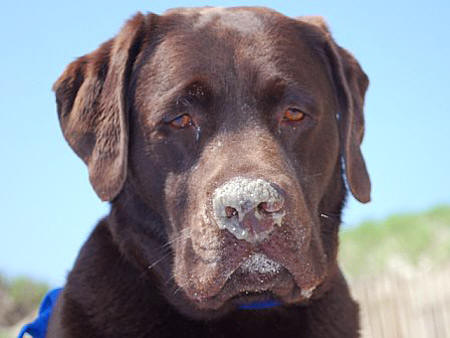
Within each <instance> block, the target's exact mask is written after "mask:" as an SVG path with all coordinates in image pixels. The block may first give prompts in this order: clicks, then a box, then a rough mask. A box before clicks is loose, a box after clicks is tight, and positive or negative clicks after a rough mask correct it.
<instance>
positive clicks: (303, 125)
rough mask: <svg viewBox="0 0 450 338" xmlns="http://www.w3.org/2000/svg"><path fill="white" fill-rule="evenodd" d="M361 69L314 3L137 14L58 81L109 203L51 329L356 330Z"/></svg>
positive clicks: (232, 333)
mask: <svg viewBox="0 0 450 338" xmlns="http://www.w3.org/2000/svg"><path fill="white" fill-rule="evenodd" d="M367 86H368V78H367V76H366V75H365V74H364V72H363V71H362V69H361V67H360V66H359V64H358V62H357V61H356V60H355V58H354V57H353V56H352V55H351V54H350V53H349V52H347V51H346V50H345V49H343V48H341V47H340V46H339V45H337V44H336V43H335V42H334V40H333V38H332V37H331V35H330V32H329V30H328V29H327V26H326V24H325V23H324V21H323V20H322V19H321V18H319V17H300V18H295V19H294V18H288V17H286V16H284V15H282V14H279V13H277V12H275V11H272V10H269V9H265V8H247V7H239V8H228V9H224V8H192V9H175V10H170V11H168V12H166V13H164V14H163V15H155V14H147V15H143V14H137V15H135V16H134V17H133V18H132V19H131V20H130V21H128V22H127V23H126V24H125V26H124V27H123V28H122V30H121V31H120V32H119V34H118V35H117V36H116V37H114V38H113V39H111V40H109V41H107V42H105V43H104V44H102V45H101V46H100V47H99V48H98V49H97V50H95V51H94V52H92V53H90V54H88V55H85V56H82V57H80V58H79V59H77V60H75V61H74V62H72V63H71V64H70V65H69V66H68V67H67V69H66V70H65V71H64V73H63V74H62V75H61V77H60V78H59V79H58V80H57V82H56V83H55V85H54V90H55V92H56V100H57V106H58V115H59V119H60V123H61V128H62V130H63V133H64V136H65V138H66V139H67V141H68V143H69V144H70V146H71V147H72V148H73V150H74V151H75V152H76V154H77V155H78V156H79V157H81V159H82V160H83V161H84V162H85V163H86V165H87V167H88V170H89V178H90V182H91V184H92V186H93V188H94V189H95V191H96V193H97V194H98V196H99V197H100V198H101V199H102V200H104V201H110V202H111V212H110V214H109V215H108V216H107V217H105V218H104V219H103V220H101V221H100V222H99V224H98V225H97V226H96V228H95V230H94V231H93V232H92V234H91V235H90V237H89V239H88V240H87V242H86V243H85V244H84V246H83V247H82V249H81V251H80V253H79V256H78V258H77V260H76V263H75V266H74V268H73V270H72V271H71V272H70V274H69V276H68V280H67V284H66V286H65V287H64V291H63V292H62V294H61V296H60V297H59V299H58V302H57V305H56V307H55V309H54V311H53V314H52V316H51V320H50V324H49V329H48V336H49V337H196V338H199V337H217V338H218V337H233V338H237V337H246V338H248V337H328V338H330V337H345V338H349V337H357V336H358V335H359V326H358V306H357V304H356V303H355V302H354V301H353V300H352V298H351V295H350V293H349V290H348V287H347V284H346V282H345V279H344V278H343V276H342V273H341V271H340V269H339V267H338V265H337V262H336V254H337V247H338V229H339V223H340V215H341V210H342V208H343V205H344V202H345V198H346V193H347V187H348V189H349V190H350V191H351V193H352V194H353V195H354V196H355V197H356V198H357V199H358V200H359V201H361V202H368V201H369V199H370V181H369V177H368V173H367V170H366V167H365V163H364V159H363V157H362V154H361V151H360V144H361V141H362V138H363V133H364V121H363V101H364V95H365V91H366V89H367Z"/></svg>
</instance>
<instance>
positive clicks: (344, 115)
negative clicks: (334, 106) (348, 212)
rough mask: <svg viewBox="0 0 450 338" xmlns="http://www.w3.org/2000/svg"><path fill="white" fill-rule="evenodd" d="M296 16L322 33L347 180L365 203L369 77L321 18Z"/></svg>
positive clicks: (367, 182)
mask: <svg viewBox="0 0 450 338" xmlns="http://www.w3.org/2000/svg"><path fill="white" fill-rule="evenodd" d="M299 20H301V21H303V22H306V23H308V24H311V25H314V26H315V27H316V28H319V30H320V31H321V33H322V34H325V37H326V41H325V46H324V49H325V54H326V57H327V59H328V60H329V63H330V66H331V69H330V70H331V76H332V77H333V81H334V83H335V87H336V90H337V92H338V93H337V95H338V98H339V104H340V106H341V110H340V112H339V114H338V118H339V131H340V135H341V152H342V156H343V158H344V164H345V173H346V177H347V182H348V185H349V187H350V190H351V192H352V194H353V196H354V197H355V198H356V199H357V200H359V201H360V202H363V203H367V202H369V201H370V189H371V187H370V179H369V174H368V172H367V168H366V164H365V162H364V158H363V156H362V153H361V149H360V145H361V142H362V140H363V136H364V114H363V107H364V95H365V93H366V90H367V87H368V85H369V79H368V77H367V75H366V74H365V73H364V71H363V70H362V68H361V66H360V65H359V63H358V61H356V59H355V58H354V57H353V55H352V54H350V53H349V52H348V51H347V50H345V49H344V48H341V47H339V46H338V45H337V44H336V43H335V42H334V40H333V38H332V37H331V34H330V31H329V30H328V27H327V25H326V23H325V21H324V20H323V18H321V17H317V16H311V17H301V18H299Z"/></svg>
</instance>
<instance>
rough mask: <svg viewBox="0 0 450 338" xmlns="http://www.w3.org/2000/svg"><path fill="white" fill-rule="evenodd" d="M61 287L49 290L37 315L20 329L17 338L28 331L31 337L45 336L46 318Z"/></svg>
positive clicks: (43, 337)
mask: <svg viewBox="0 0 450 338" xmlns="http://www.w3.org/2000/svg"><path fill="white" fill-rule="evenodd" d="M61 290H62V289H61V288H59V289H54V290H51V291H49V292H48V293H47V294H46V295H45V297H44V300H43V301H42V303H41V306H40V308H39V314H38V317H37V318H36V319H35V320H34V322H32V323H29V324H26V325H25V326H24V327H23V328H22V330H20V333H19V336H18V338H23V335H24V334H25V333H28V334H29V335H30V336H32V337H33V338H45V335H46V334H47V326H48V320H49V319H50V316H51V314H52V310H53V307H54V306H55V304H56V301H57V300H58V296H59V294H60V292H61Z"/></svg>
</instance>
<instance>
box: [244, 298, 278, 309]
mask: <svg viewBox="0 0 450 338" xmlns="http://www.w3.org/2000/svg"><path fill="white" fill-rule="evenodd" d="M279 305H281V303H280V302H279V301H277V300H265V301H262V302H253V303H250V304H242V305H240V306H239V310H264V309H271V308H273V307H276V306H279Z"/></svg>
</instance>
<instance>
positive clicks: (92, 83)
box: [53, 13, 150, 201]
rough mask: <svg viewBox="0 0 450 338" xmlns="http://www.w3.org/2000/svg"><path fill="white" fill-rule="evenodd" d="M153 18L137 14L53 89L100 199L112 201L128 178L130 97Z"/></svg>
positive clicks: (62, 118) (74, 64) (64, 127)
mask: <svg viewBox="0 0 450 338" xmlns="http://www.w3.org/2000/svg"><path fill="white" fill-rule="evenodd" d="M147 21H150V15H147V16H144V15H143V14H141V13H138V14H136V15H135V16H134V17H133V18H132V19H131V20H129V21H128V22H127V23H126V24H125V25H124V27H123V28H122V30H121V31H120V32H119V34H118V35H117V36H116V37H115V38H113V39H111V40H109V41H107V42H105V43H104V44H102V45H101V46H100V47H99V48H98V49H97V50H95V51H94V52H92V53H90V54H87V55H85V56H82V57H80V58H79V59H77V60H75V61H74V62H72V63H71V64H70V65H69V66H68V67H67V68H66V70H65V71H64V73H63V74H62V75H61V77H60V78H59V79H58V80H57V81H56V83H55V84H54V85H53V90H54V91H55V94H56V102H57V108H58V116H59V121H60V124H61V128H62V131H63V134H64V137H65V138H66V140H67V142H68V143H69V144H70V146H71V147H72V149H73V150H74V151H75V152H76V154H77V155H78V156H79V157H81V159H82V160H83V161H84V162H85V163H86V164H87V166H88V170H89V179H90V181H91V184H92V186H93V187H94V190H95V191H96V193H97V195H98V196H99V197H100V198H101V199H102V200H104V201H111V200H112V199H113V198H114V197H115V196H117V194H118V193H119V192H120V191H121V189H122V185H123V183H124V181H125V178H126V175H127V153H128V122H127V106H126V104H127V102H126V98H125V95H126V91H127V87H128V82H129V77H130V73H131V70H132V68H133V64H134V61H135V59H136V58H137V56H138V54H139V51H140V49H141V44H142V40H143V38H144V35H145V33H146V32H147V28H146V27H147V26H148V25H149V23H148V22H147Z"/></svg>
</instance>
